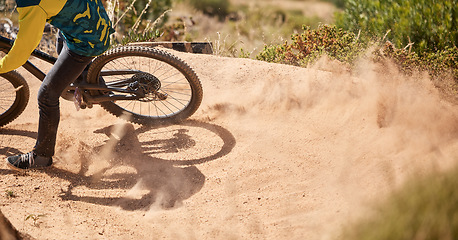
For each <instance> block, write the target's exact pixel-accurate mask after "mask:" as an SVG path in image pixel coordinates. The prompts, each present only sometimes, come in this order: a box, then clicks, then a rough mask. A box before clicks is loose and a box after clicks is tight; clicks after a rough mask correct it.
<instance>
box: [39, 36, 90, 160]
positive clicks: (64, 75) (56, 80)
mask: <svg viewBox="0 0 458 240" xmlns="http://www.w3.org/2000/svg"><path fill="white" fill-rule="evenodd" d="M92 59H93V58H92V57H85V56H80V55H78V54H75V53H74V52H72V51H70V50H69V49H68V48H67V46H66V45H65V44H64V46H63V48H62V51H61V53H60V54H59V57H58V58H57V61H56V63H55V64H54V66H53V67H52V68H51V70H50V71H49V73H48V74H47V75H46V77H45V79H44V80H43V83H42V85H41V87H40V89H39V91H38V108H39V112H40V119H39V125H38V138H37V142H36V145H35V148H34V152H35V153H36V154H37V155H39V156H45V157H51V156H53V155H54V148H55V145H56V135H57V128H58V124H59V120H60V110H59V97H60V95H61V94H62V92H63V91H64V89H65V88H66V87H67V86H68V85H69V84H70V83H72V82H73V81H74V80H75V79H76V78H77V77H78V76H79V75H80V74H81V72H83V70H84V68H85V67H86V66H87V65H88V64H89V63H90V62H91V60H92Z"/></svg>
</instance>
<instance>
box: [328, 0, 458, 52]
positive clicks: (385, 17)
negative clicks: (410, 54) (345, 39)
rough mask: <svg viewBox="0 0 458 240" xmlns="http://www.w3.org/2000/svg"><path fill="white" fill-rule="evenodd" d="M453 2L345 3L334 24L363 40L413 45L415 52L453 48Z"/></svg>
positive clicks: (457, 30)
mask: <svg viewBox="0 0 458 240" xmlns="http://www.w3.org/2000/svg"><path fill="white" fill-rule="evenodd" d="M457 5H458V2H457V0H442V1H438V0H410V1H405V0H390V1H380V0H347V1H346V2H345V10H344V11H343V12H342V13H340V14H337V17H336V24H337V26H338V27H341V28H343V29H346V30H350V31H353V32H358V31H361V32H363V33H366V36H367V37H372V36H377V37H379V38H382V37H383V36H384V35H385V34H386V33H387V32H389V33H388V34H387V35H386V37H387V39H388V40H390V41H391V42H393V43H394V44H395V46H397V47H398V48H399V47H403V46H406V45H408V44H409V43H413V50H414V51H416V52H419V53H420V52H433V51H437V50H443V49H445V48H446V47H453V46H455V45H456V42H457V41H458V13H457V11H458V9H457Z"/></svg>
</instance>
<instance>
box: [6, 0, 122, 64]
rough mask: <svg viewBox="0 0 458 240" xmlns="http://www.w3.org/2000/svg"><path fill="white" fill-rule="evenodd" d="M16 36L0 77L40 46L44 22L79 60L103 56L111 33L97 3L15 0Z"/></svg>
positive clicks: (99, 1) (69, 0) (25, 59)
mask: <svg viewBox="0 0 458 240" xmlns="http://www.w3.org/2000/svg"><path fill="white" fill-rule="evenodd" d="M16 4H17V11H18V13H19V32H18V35H17V38H16V40H15V42H14V45H13V48H12V49H11V50H10V52H9V53H8V54H7V55H6V56H5V57H4V58H3V59H1V61H0V73H4V72H9V71H11V70H14V69H16V68H18V67H20V66H22V65H23V64H24V63H25V62H26V61H27V59H28V58H29V56H30V54H31V53H32V52H33V50H34V49H35V48H36V47H37V46H38V44H39V43H40V40H41V37H42V35H43V30H44V27H45V24H46V22H49V23H50V24H51V25H53V26H55V27H57V28H58V29H60V31H61V33H62V35H63V36H64V37H65V39H66V42H67V46H68V48H69V49H70V50H72V51H73V52H75V53H77V54H79V55H83V56H97V55H100V54H102V53H103V52H105V51H106V50H107V49H108V47H109V44H110V35H111V33H113V32H114V30H113V28H112V27H111V21H110V19H109V18H108V15H107V13H106V11H105V9H104V7H103V5H102V3H101V0H16Z"/></svg>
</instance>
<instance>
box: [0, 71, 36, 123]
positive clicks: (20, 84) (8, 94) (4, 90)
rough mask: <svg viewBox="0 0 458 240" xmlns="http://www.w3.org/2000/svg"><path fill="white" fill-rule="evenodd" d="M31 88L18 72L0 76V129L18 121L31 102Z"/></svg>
mask: <svg viewBox="0 0 458 240" xmlns="http://www.w3.org/2000/svg"><path fill="white" fill-rule="evenodd" d="M29 94H30V91H29V86H28V85H27V82H26V81H25V79H24V78H23V77H22V76H21V75H20V74H19V73H18V72H16V71H11V72H7V73H3V74H0V127H1V126H4V125H6V124H8V123H10V122H11V121H13V120H14V119H16V118H17V117H18V116H19V115H21V113H22V112H23V111H24V109H25V107H26V106H27V103H28V102H29Z"/></svg>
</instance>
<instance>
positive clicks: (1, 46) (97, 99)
mask: <svg viewBox="0 0 458 240" xmlns="http://www.w3.org/2000/svg"><path fill="white" fill-rule="evenodd" d="M13 44H14V41H13V40H11V39H9V38H6V37H3V36H0V50H1V51H3V52H4V53H8V51H9V50H10V49H11V48H12V46H13ZM31 56H34V57H36V58H38V59H40V60H42V61H45V62H48V63H50V64H54V63H55V62H56V61H57V58H55V57H53V56H51V55H49V54H47V53H45V52H42V51H40V50H38V49H35V50H34V51H33V52H32V54H31ZM22 67H24V68H25V69H26V70H27V71H28V72H30V73H31V74H32V75H33V76H35V77H36V78H37V79H39V80H40V81H43V80H44V78H45V77H46V74H45V73H44V72H43V71H41V70H40V69H39V68H38V67H37V66H35V65H34V64H33V63H32V62H30V61H29V60H27V61H26V62H25V63H24V65H22ZM139 72H140V71H133V70H125V71H104V72H101V73H100V76H101V77H103V76H110V75H117V74H119V75H122V74H126V73H128V74H135V73H139ZM126 81H128V80H126ZM126 81H120V82H118V83H111V84H110V86H101V85H98V84H90V83H86V82H81V83H72V84H70V86H69V88H68V90H70V91H71V90H75V89H76V88H77V87H78V88H79V89H81V90H83V94H84V98H85V100H86V102H87V103H88V105H89V104H98V103H101V102H106V101H116V100H136V99H140V98H141V97H143V96H141V95H140V96H139V95H138V92H136V91H133V90H128V89H122V88H118V87H116V86H117V85H122V84H123V83H124V82H126ZM84 90H96V91H105V92H120V93H127V94H132V95H130V96H126V95H115V94H109V95H108V94H104V95H97V96H92V95H90V94H88V93H85V92H84Z"/></svg>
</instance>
